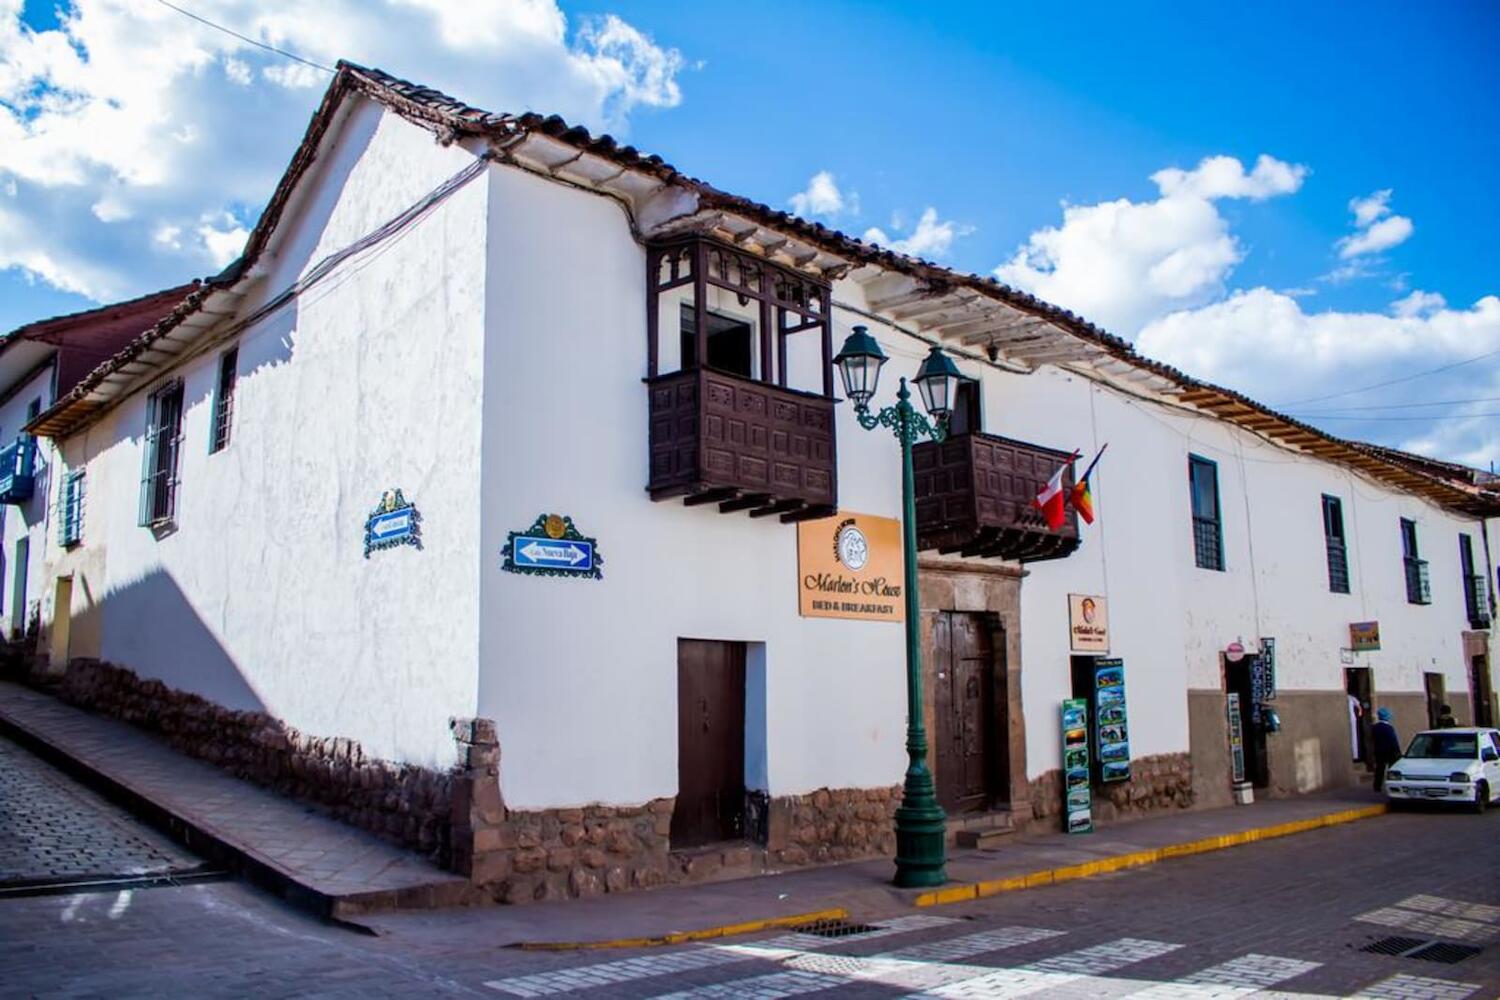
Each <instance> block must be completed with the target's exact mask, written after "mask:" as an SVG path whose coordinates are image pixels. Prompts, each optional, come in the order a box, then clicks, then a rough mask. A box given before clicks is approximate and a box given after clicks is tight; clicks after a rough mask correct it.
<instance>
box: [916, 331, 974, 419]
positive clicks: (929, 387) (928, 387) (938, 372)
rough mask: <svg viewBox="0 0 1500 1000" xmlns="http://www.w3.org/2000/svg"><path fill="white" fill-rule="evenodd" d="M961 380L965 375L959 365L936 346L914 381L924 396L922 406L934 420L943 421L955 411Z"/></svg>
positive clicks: (923, 361) (919, 369)
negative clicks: (954, 400)
mask: <svg viewBox="0 0 1500 1000" xmlns="http://www.w3.org/2000/svg"><path fill="white" fill-rule="evenodd" d="M961 378H963V375H962V374H961V373H960V372H959V370H958V365H955V364H954V363H953V359H952V358H950V357H948V355H946V354H944V353H943V349H942V348H941V347H939V346H937V345H936V344H934V345H932V350H931V351H930V352H929V353H928V355H927V357H925V358H923V359H922V367H920V368H918V369H917V377H916V378H915V379H913V380H912V381H914V382H916V383H917V391H918V392H920V393H921V394H922V405H923V406H925V407H927V412H928V413H930V414H932V416H933V418H934V419H937V420H943V419H945V418H946V417H947V416H948V414H949V412H951V411H952V409H953V399H954V397H955V396H957V395H958V380H959V379H961Z"/></svg>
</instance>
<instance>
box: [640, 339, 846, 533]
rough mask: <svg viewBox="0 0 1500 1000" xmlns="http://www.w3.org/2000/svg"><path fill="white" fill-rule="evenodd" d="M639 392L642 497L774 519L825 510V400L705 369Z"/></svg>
mask: <svg viewBox="0 0 1500 1000" xmlns="http://www.w3.org/2000/svg"><path fill="white" fill-rule="evenodd" d="M647 385H648V387H649V389H650V394H651V481H650V484H649V486H648V489H649V490H650V493H651V499H653V500H665V499H669V498H671V497H679V496H680V497H682V498H684V501H685V502H686V503H687V504H689V505H697V504H706V503H717V504H718V505H719V509H720V510H721V511H724V512H726V513H728V512H731V511H737V510H748V511H749V512H750V516H751V517H766V516H769V515H771V514H779V515H780V516H781V519H782V520H783V521H799V520H804V519H807V518H813V517H827V516H828V515H830V514H832V513H833V512H834V510H835V509H836V507H837V505H838V486H837V483H838V478H837V473H836V468H835V461H836V455H835V450H834V437H833V400H831V399H828V398H827V397H825V396H821V395H817V394H815V393H809V392H798V391H797V390H795V389H785V388H782V387H781V386H777V385H769V384H767V383H765V382H760V381H757V380H754V379H748V378H742V377H740V376H738V375H730V374H728V373H726V372H720V371H714V370H713V369H707V368H695V369H691V370H689V371H681V372H673V373H672V374H670V375H659V376H657V377H656V378H653V379H647Z"/></svg>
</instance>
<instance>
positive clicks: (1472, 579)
mask: <svg viewBox="0 0 1500 1000" xmlns="http://www.w3.org/2000/svg"><path fill="white" fill-rule="evenodd" d="M1464 605H1465V607H1466V608H1467V610H1468V612H1469V627H1470V628H1473V629H1482V628H1489V627H1490V600H1489V594H1488V593H1487V588H1486V587H1485V580H1484V577H1482V576H1480V575H1478V574H1477V573H1470V574H1468V575H1466V576H1465V577H1464Z"/></svg>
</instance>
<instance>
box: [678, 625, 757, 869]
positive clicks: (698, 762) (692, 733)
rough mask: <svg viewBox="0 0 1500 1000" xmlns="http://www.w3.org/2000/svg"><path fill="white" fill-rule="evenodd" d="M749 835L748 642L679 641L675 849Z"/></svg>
mask: <svg viewBox="0 0 1500 1000" xmlns="http://www.w3.org/2000/svg"><path fill="white" fill-rule="evenodd" d="M744 834H745V644H744V643H742V642H713V641H709V640H703V639H679V640H677V804H676V806H675V808H674V809H673V810H672V847H673V849H678V848H683V847H696V846H700V845H702V844H712V843H716V842H718V841H721V840H734V839H736V838H739V837H743V836H744Z"/></svg>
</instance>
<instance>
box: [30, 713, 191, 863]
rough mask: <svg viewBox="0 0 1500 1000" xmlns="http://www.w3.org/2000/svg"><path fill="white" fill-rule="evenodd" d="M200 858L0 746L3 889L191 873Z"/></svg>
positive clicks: (33, 761) (57, 774)
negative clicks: (190, 870)
mask: <svg viewBox="0 0 1500 1000" xmlns="http://www.w3.org/2000/svg"><path fill="white" fill-rule="evenodd" d="M200 863H201V862H200V861H199V859H197V858H195V857H193V856H192V855H191V854H188V853H187V852H186V851H184V850H182V849H181V848H179V847H177V846H176V845H175V844H173V843H172V842H171V841H170V840H168V839H166V838H165V837H163V836H161V835H160V834H158V833H156V832H155V831H153V830H151V829H150V828H148V827H145V826H143V825H141V824H140V823H137V822H136V821H135V820H133V819H132V818H131V817H130V816H129V815H127V814H126V813H125V812H123V811H122V810H120V809H119V808H117V807H116V806H114V805H112V804H110V803H109V802H107V801H105V800H104V799H102V798H100V797H99V796H98V795H96V794H94V793H93V792H91V791H89V790H88V789H86V788H84V787H82V786H81V785H79V784H77V783H76V782H73V781H71V780H69V779H68V778H67V777H66V776H65V775H63V774H61V773H60V772H58V771H57V770H55V769H54V768H52V767H51V766H50V765H48V764H46V763H45V762H43V761H40V760H38V759H37V758H35V757H33V756H32V755H31V754H29V753H27V752H26V751H25V750H22V749H21V748H20V747H18V746H16V745H15V744H14V743H11V742H10V741H8V740H5V739H0V886H6V885H14V884H17V883H34V882H57V881H71V880H79V879H90V878H102V877H110V876H136V875H145V874H163V873H168V872H179V871H185V870H189V869H193V868H196V867H198V866H199V865H200Z"/></svg>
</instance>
